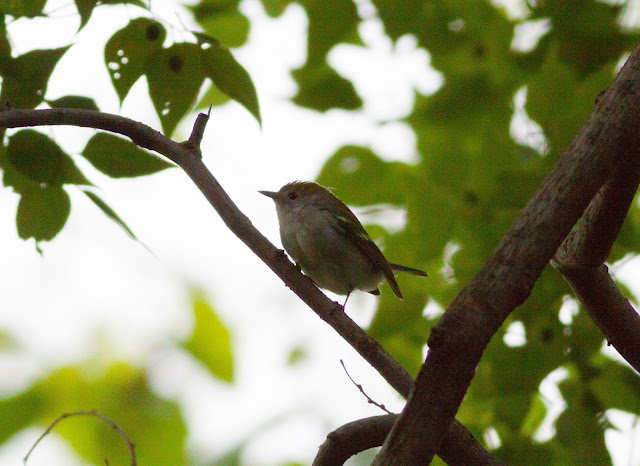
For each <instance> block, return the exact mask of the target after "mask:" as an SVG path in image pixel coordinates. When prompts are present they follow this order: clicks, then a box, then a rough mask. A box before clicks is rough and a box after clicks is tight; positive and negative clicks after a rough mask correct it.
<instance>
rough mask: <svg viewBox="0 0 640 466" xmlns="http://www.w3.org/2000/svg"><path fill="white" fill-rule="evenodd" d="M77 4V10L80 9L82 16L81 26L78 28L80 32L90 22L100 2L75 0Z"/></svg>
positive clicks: (95, 0) (79, 12) (96, 0)
mask: <svg viewBox="0 0 640 466" xmlns="http://www.w3.org/2000/svg"><path fill="white" fill-rule="evenodd" d="M75 3H76V8H77V9H78V14H79V15H80V26H79V27H78V31H79V30H80V29H82V28H83V27H85V26H86V24H87V23H88V22H89V18H91V13H93V9H94V8H95V7H96V4H97V3H98V0H75Z"/></svg>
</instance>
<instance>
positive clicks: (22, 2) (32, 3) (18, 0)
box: [0, 0, 47, 18]
mask: <svg viewBox="0 0 640 466" xmlns="http://www.w3.org/2000/svg"><path fill="white" fill-rule="evenodd" d="M46 3H47V0H10V1H8V2H7V1H4V2H2V5H1V6H0V9H1V10H2V13H4V14H7V15H10V16H14V17H16V18H20V17H22V16H26V17H27V18H33V17H34V16H42V10H43V9H44V6H45V5H46Z"/></svg>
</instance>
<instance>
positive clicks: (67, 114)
mask: <svg viewBox="0 0 640 466" xmlns="http://www.w3.org/2000/svg"><path fill="white" fill-rule="evenodd" d="M198 121H200V122H201V123H200V124H202V122H203V121H205V122H206V120H205V119H204V118H202V119H200V120H198ZM46 125H72V126H80V127H89V128H97V129H103V130H106V131H110V132H113V133H118V134H122V135H124V136H127V137H129V138H131V140H132V141H133V142H134V143H135V144H137V145H138V146H141V147H144V148H147V149H150V150H154V151H156V152H158V153H160V154H162V155H164V156H165V157H167V158H169V159H170V160H171V161H173V162H175V163H176V164H178V165H179V166H180V167H181V168H182V169H183V170H184V171H185V172H186V173H187V175H188V176H189V177H190V178H191V179H192V180H193V182H194V183H195V184H196V186H197V187H198V189H199V190H200V191H201V192H202V194H204V196H205V197H206V198H207V200H208V201H209V203H210V204H211V205H212V206H213V208H214V209H215V210H216V212H217V213H218V214H219V215H220V217H221V218H222V220H223V221H224V223H225V224H226V225H227V227H228V228H229V229H230V230H231V231H232V232H233V233H234V234H235V235H236V236H237V237H238V238H239V239H240V240H241V241H242V242H244V243H245V244H246V245H247V246H248V247H249V248H250V249H251V250H252V251H253V252H254V253H255V254H256V255H257V256H258V257H259V258H260V259H261V260H262V261H263V262H264V263H265V264H266V265H267V266H268V267H269V268H270V269H271V270H273V271H274V273H275V274H276V275H278V277H280V278H281V279H282V281H283V282H284V283H285V285H286V286H288V287H289V288H290V289H291V290H292V291H293V292H294V293H295V294H296V295H298V296H299V297H300V299H302V300H303V301H304V302H305V303H306V304H307V305H308V306H309V307H310V308H311V309H312V310H313V311H314V312H315V313H316V314H317V315H318V316H319V317H320V318H321V319H322V320H324V321H325V322H326V323H328V324H329V325H330V326H331V327H332V328H333V329H334V330H335V331H336V332H338V334H339V335H340V336H341V337H342V338H344V339H345V340H346V341H347V343H349V344H350V345H351V346H352V347H353V348H354V349H355V350H356V351H357V352H358V353H359V354H360V355H361V356H362V357H363V358H364V359H365V360H366V361H367V362H368V363H369V364H371V366H373V367H374V368H375V369H376V370H377V371H378V373H380V375H382V377H383V378H384V379H385V380H386V381H387V383H389V385H391V386H392V387H393V388H394V389H395V390H396V391H398V393H400V394H401V395H402V396H403V397H405V398H407V397H408V396H409V391H410V390H411V386H412V384H413V379H412V378H411V376H410V375H409V373H408V372H407V371H406V369H405V368H404V367H402V366H401V365H400V364H399V363H398V362H397V361H396V360H395V359H393V358H392V357H391V355H389V353H387V352H386V351H385V349H384V348H383V347H382V345H380V343H378V342H377V341H376V340H375V339H374V338H372V337H371V336H369V335H368V334H367V333H366V332H364V331H363V330H362V329H361V328H360V327H359V326H358V325H357V324H356V323H355V322H353V321H352V320H351V319H350V318H349V317H348V316H347V315H346V314H345V313H344V312H343V310H342V307H341V306H340V305H339V304H337V303H335V302H333V301H331V300H330V299H329V298H327V297H326V296H325V295H324V294H323V293H322V292H321V291H320V290H319V289H318V288H317V287H316V286H315V285H314V284H313V282H312V281H311V280H309V279H308V278H307V277H306V276H305V275H303V274H302V273H301V272H300V271H299V270H298V269H297V268H296V266H295V265H293V264H292V263H291V261H289V260H288V259H287V257H286V255H285V254H284V252H283V251H282V250H280V249H278V248H276V247H275V246H274V245H273V244H271V243H270V242H269V240H268V239H267V238H265V237H264V236H263V235H262V234H261V233H260V232H259V231H258V230H257V229H256V228H255V227H254V226H253V225H252V223H251V221H250V220H249V218H247V217H246V216H245V215H244V214H243V213H242V212H241V211H240V209H238V207H237V206H236V205H235V204H234V202H233V201H232V200H231V198H230V197H229V196H228V195H227V193H226V192H225V191H224V189H222V186H220V184H219V183H218V181H217V180H216V179H215V178H214V177H213V175H212V174H211V172H209V170H208V169H207V167H206V166H205V165H204V163H203V162H202V160H201V158H200V148H199V146H197V145H194V144H190V143H189V142H190V141H187V143H178V142H175V141H173V140H171V139H169V138H167V137H165V136H164V135H163V134H161V133H159V132H158V131H156V130H154V129H152V128H150V127H148V126H146V125H144V124H142V123H139V122H136V121H134V120H131V119H128V118H124V117H121V116H118V115H112V114H107V113H101V112H96V111H92V110H82V109H64V108H57V109H50V110H20V109H6V110H2V111H0V128H17V127H26V126H46ZM194 134H196V135H197V134H202V133H201V129H198V130H194ZM196 138H197V136H196V137H195V138H194V140H195V139H196ZM190 139H191V138H190ZM198 142H199V141H198ZM455 425H456V429H452V430H451V433H450V434H448V436H447V445H448V446H449V447H450V449H451V450H452V451H458V450H461V449H465V448H467V445H468V444H469V439H468V438H467V437H463V436H461V435H460V432H462V431H466V428H465V427H464V426H462V424H460V423H459V422H458V421H455ZM471 438H473V437H471ZM473 441H474V442H475V447H476V448H475V449H474V450H473V451H474V452H481V453H482V455H483V456H486V455H489V456H490V454H489V453H488V452H486V450H483V449H482V447H481V446H480V444H478V443H477V441H475V439H473ZM478 461H481V460H480V459H478Z"/></svg>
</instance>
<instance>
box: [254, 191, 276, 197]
mask: <svg viewBox="0 0 640 466" xmlns="http://www.w3.org/2000/svg"><path fill="white" fill-rule="evenodd" d="M258 192H259V193H260V194H264V195H265V196H267V197H270V198H271V199H277V198H278V193H276V192H273V191H258Z"/></svg>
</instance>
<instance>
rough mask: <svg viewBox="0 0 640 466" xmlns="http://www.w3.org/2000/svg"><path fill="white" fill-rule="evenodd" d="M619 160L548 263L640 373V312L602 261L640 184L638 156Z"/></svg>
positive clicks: (605, 334)
mask: <svg viewBox="0 0 640 466" xmlns="http://www.w3.org/2000/svg"><path fill="white" fill-rule="evenodd" d="M621 165H622V166H621V167H620V169H619V170H617V172H616V174H615V175H614V176H613V177H612V178H610V179H609V181H607V183H606V184H605V185H604V186H603V187H602V189H601V190H600V191H599V192H598V194H597V195H596V196H595V197H594V198H593V200H592V201H591V203H590V204H589V207H588V208H587V210H586V212H585V214H584V216H583V218H582V221H581V222H580V223H579V224H578V225H576V226H574V228H573V230H572V231H571V233H569V236H567V238H566V239H565V240H564V242H563V243H562V246H560V248H558V250H557V251H556V254H555V256H554V260H553V262H552V263H553V266H554V267H555V268H556V269H557V270H558V271H559V272H560V273H561V274H562V276H563V277H564V279H565V280H566V281H567V283H569V285H570V286H571V288H572V289H573V291H574V292H575V294H576V297H577V298H578V299H579V300H580V302H581V304H582V306H583V308H584V309H585V310H586V311H587V313H588V314H589V316H590V317H591V319H592V320H593V321H594V323H595V324H596V325H597V326H598V328H599V329H600V331H601V332H602V333H603V335H604V336H605V337H606V338H607V341H608V342H609V343H610V344H612V345H613V346H614V347H615V348H616V349H617V350H618V352H619V353H620V354H621V355H622V357H623V358H625V359H626V360H627V362H629V364H631V366H633V368H634V369H635V370H636V371H638V372H640V346H639V345H638V342H639V341H640V316H639V315H638V313H637V312H636V310H635V309H634V308H633V307H632V306H631V304H630V303H629V301H628V300H627V299H626V298H625V297H624V296H623V295H622V293H621V292H620V289H619V288H618V287H617V286H616V284H615V282H614V281H613V279H612V278H611V276H610V275H609V272H608V268H607V266H606V265H604V261H605V259H606V258H607V256H608V255H609V251H610V250H611V246H612V245H613V242H614V241H615V239H616V238H617V236H618V234H619V233H620V229H621V228H622V224H623V223H624V219H625V217H626V215H627V212H628V210H629V207H630V206H631V203H632V202H633V198H634V196H635V193H636V191H637V189H638V183H640V160H639V159H631V160H629V161H628V162H627V163H624V164H621Z"/></svg>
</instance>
